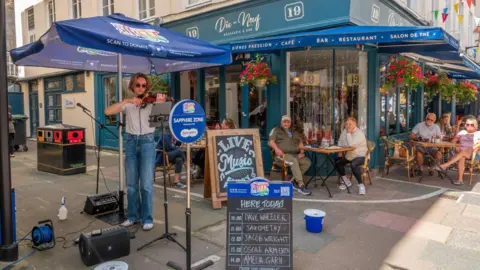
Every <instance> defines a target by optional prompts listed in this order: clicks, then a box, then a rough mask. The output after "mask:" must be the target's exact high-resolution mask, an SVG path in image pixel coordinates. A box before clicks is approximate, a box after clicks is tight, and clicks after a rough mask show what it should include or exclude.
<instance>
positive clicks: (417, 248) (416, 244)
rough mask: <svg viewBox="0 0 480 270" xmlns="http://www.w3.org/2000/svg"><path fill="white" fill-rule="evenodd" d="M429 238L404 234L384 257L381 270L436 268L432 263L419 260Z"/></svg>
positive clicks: (426, 269) (427, 269) (423, 269)
mask: <svg viewBox="0 0 480 270" xmlns="http://www.w3.org/2000/svg"><path fill="white" fill-rule="evenodd" d="M429 241H430V240H428V239H425V238H420V237H414V236H405V237H404V238H402V239H401V240H400V241H398V243H397V244H396V245H395V247H393V248H392V249H391V251H390V254H388V256H387V257H386V258H385V260H384V262H383V265H382V266H381V267H380V269H382V270H398V269H412V270H413V269H422V270H430V269H432V270H434V269H435V270H436V269H437V268H436V267H435V265H434V264H432V263H430V262H428V261H424V260H420V259H419V256H420V254H422V251H423V249H424V248H425V247H426V246H427V244H428V243H429Z"/></svg>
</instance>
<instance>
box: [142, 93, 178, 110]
mask: <svg viewBox="0 0 480 270" xmlns="http://www.w3.org/2000/svg"><path fill="white" fill-rule="evenodd" d="M137 98H139V99H141V100H142V103H141V104H140V106H141V108H142V109H143V108H145V107H146V106H147V105H148V104H153V103H155V102H157V93H152V92H150V93H148V94H144V95H139V96H137ZM165 101H171V102H173V98H171V97H167V99H166V100H165Z"/></svg>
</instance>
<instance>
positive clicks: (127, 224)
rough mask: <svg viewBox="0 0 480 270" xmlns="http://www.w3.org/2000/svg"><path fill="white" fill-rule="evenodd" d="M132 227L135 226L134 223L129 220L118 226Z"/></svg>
mask: <svg viewBox="0 0 480 270" xmlns="http://www.w3.org/2000/svg"><path fill="white" fill-rule="evenodd" d="M132 225H135V222H133V221H131V220H125V221H124V222H123V223H122V224H120V227H130V226H132Z"/></svg>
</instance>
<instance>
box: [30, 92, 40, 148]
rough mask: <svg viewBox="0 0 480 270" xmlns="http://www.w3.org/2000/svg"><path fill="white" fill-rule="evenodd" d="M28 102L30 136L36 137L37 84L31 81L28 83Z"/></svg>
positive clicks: (37, 124)
mask: <svg viewBox="0 0 480 270" xmlns="http://www.w3.org/2000/svg"><path fill="white" fill-rule="evenodd" d="M28 94H29V97H28V98H29V103H30V136H31V137H33V138H36V137H37V128H38V126H39V120H38V84H37V82H33V83H30V84H29V89H28Z"/></svg>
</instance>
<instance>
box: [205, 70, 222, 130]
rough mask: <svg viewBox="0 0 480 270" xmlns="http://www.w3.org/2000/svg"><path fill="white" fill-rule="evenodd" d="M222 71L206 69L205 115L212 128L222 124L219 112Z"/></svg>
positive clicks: (208, 124)
mask: <svg viewBox="0 0 480 270" xmlns="http://www.w3.org/2000/svg"><path fill="white" fill-rule="evenodd" d="M219 75H220V70H219V68H218V67H214V68H206V69H205V107H204V108H205V114H206V116H207V126H208V127H209V128H212V127H214V126H215V124H217V123H219V122H220V110H219V96H218V93H219V88H220V80H219Z"/></svg>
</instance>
